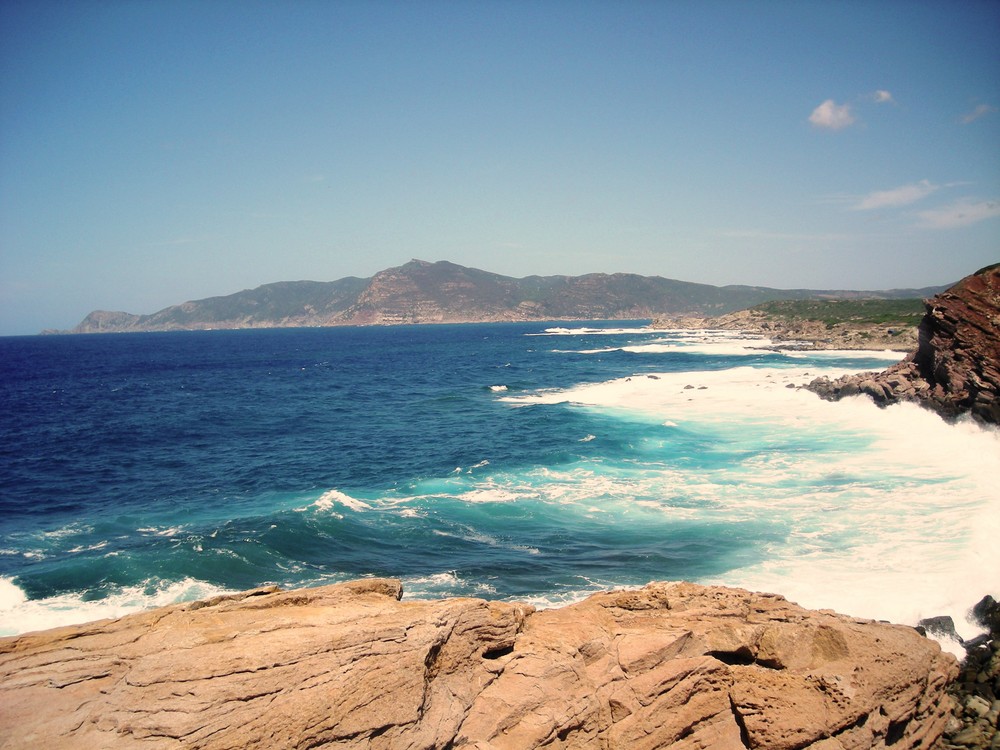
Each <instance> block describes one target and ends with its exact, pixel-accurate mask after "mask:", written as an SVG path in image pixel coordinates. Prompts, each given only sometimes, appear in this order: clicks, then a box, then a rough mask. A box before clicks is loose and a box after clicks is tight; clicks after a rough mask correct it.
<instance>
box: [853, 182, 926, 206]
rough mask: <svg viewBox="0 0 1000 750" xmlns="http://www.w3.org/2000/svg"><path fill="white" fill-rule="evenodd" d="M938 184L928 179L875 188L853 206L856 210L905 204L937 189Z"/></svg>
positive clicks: (914, 201) (924, 196) (913, 201)
mask: <svg viewBox="0 0 1000 750" xmlns="http://www.w3.org/2000/svg"><path fill="white" fill-rule="evenodd" d="M939 187H940V185H934V184H932V183H931V182H930V181H929V180H921V181H920V182H914V183H911V184H909V185H900V186H899V187H897V188H892V189H891V190H876V191H875V192H873V193H869V194H868V195H866V196H865V197H864V198H862V199H861V200H860V201H858V203H857V205H855V206H854V209H855V210H856V211H871V210H872V209H874V208H887V207H891V206H907V205H909V204H910V203H916V202H917V201H918V200H920V199H922V198H926V197H927V196H928V195H930V194H931V193H933V192H934V191H935V190H937V189H938V188H939Z"/></svg>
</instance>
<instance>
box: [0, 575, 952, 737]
mask: <svg viewBox="0 0 1000 750" xmlns="http://www.w3.org/2000/svg"><path fill="white" fill-rule="evenodd" d="M400 595H401V587H400V584H399V582H398V581H393V580H383V579H371V580H364V581H356V582H352V583H347V584H340V585H335V586H326V587H321V588H315V589H304V590H298V591H288V592H279V591H275V590H273V589H263V590H256V591H252V592H246V593H244V594H241V595H238V596H235V597H221V598H217V599H215V600H211V601H208V602H197V603H192V604H183V605H175V606H171V607H166V608H163V609H159V610H153V611H149V612H144V613H140V614H135V615H131V616H128V617H124V618H121V619H119V620H111V621H101V622H97V623H92V624H88V625H81V626H76V627H67V628H60V629H56V630H51V631H45V632H41V633H35V634H27V635H24V636H20V637H16V638H6V639H2V640H0V747H2V748H31V747H45V748H180V747H184V748H188V747H190V748H315V747H325V746H328V747H338V748H340V747H344V748H373V749H377V748H400V749H402V748H442V749H444V748H456V749H457V748H477V749H478V750H504V749H507V748H510V749H511V750H513V749H515V748H516V749H517V750H523V749H524V748H533V747H553V748H664V747H670V748H715V749H717V750H727V749H728V748H732V749H734V750H735V749H738V748H770V749H771V750H781V749H782V748H788V749H789V750H790V749H791V748H815V749H816V750H839V749H846V748H882V747H888V746H891V747H892V748H894V750H902V749H903V748H916V747H930V746H931V744H932V743H933V742H934V741H935V740H936V738H937V737H938V736H939V735H940V734H941V732H942V731H943V729H944V726H945V723H946V721H947V718H948V711H949V709H950V699H949V698H948V697H947V696H946V694H945V687H946V684H947V683H948V682H949V681H950V680H951V679H952V678H953V677H954V676H955V674H956V672H957V666H956V663H955V660H954V659H953V658H952V657H951V656H948V655H946V654H942V652H941V651H940V649H939V648H938V646H937V645H936V643H934V642H933V641H930V640H927V639H925V638H923V637H922V636H920V635H919V634H918V633H917V632H916V631H915V630H913V629H912V628H908V627H903V626H896V625H888V624H884V623H874V622H870V621H862V620H856V619H853V618H849V617H844V616H840V615H836V614H833V613H830V612H812V611H808V610H804V609H802V608H800V607H798V606H796V605H794V604H791V603H789V602H787V601H786V600H785V599H783V598H782V597H780V596H774V595H767V594H752V593H749V592H746V591H742V590H737V589H727V588H722V587H704V586H697V585H693V584H687V583H655V584H650V585H649V586H647V587H645V588H643V589H640V590H636V591H618V592H607V593H603V594H598V595H595V596H592V597H590V598H589V599H587V600H586V601H584V602H581V603H579V604H576V605H572V606H568V607H565V608H562V609H554V610H545V611H537V612H536V611H534V609H533V608H532V607H530V606H528V605H524V604H517V603H510V602H486V601H482V600H477V599H447V600H441V601H400V600H399V597H400Z"/></svg>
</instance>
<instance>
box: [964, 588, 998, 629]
mask: <svg viewBox="0 0 1000 750" xmlns="http://www.w3.org/2000/svg"><path fill="white" fill-rule="evenodd" d="M970 614H971V615H972V620H973V621H974V622H975V623H976V624H978V625H979V626H980V627H983V628H986V629H987V630H989V631H990V633H991V634H992V635H993V636H994V637H997V636H998V635H1000V602H997V600H996V599H994V598H993V597H992V596H990V595H989V594H987V595H986V596H984V597H983V598H982V599H980V600H979V602H978V603H977V604H976V606H974V607H973V608H972V611H971V613H970Z"/></svg>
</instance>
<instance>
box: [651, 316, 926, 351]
mask: <svg viewBox="0 0 1000 750" xmlns="http://www.w3.org/2000/svg"><path fill="white" fill-rule="evenodd" d="M650 327H651V328H662V329H667V330H696V329H706V330H722V331H739V332H741V333H745V334H749V335H753V336H760V337H762V338H766V339H769V340H770V341H771V342H772V346H771V348H774V349H784V350H801V351H828V350H838V349H842V350H845V351H866V350H868V351H885V350H889V351H896V352H900V353H909V352H911V351H913V350H914V349H915V348H916V347H917V340H918V330H917V325H916V324H913V325H902V326H891V325H884V324H874V323H853V322H840V323H823V322H820V321H815V320H803V319H795V318H786V319H778V318H775V317H773V316H770V315H767V314H765V313H764V312H761V311H759V310H741V311H739V312H735V313H731V314H729V315H720V316H718V317H713V318H702V317H697V316H678V317H659V318H655V319H654V320H653V322H652V323H651V324H650Z"/></svg>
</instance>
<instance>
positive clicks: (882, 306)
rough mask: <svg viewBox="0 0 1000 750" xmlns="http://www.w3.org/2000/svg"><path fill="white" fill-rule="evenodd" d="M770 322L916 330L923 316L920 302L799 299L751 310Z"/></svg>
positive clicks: (763, 304)
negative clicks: (908, 327)
mask: <svg viewBox="0 0 1000 750" xmlns="http://www.w3.org/2000/svg"><path fill="white" fill-rule="evenodd" d="M751 309H753V310H755V311H758V312H761V313H763V314H764V315H766V316H767V317H768V318H771V319H781V320H808V321H815V322H818V323H825V324H826V325H828V326H832V325H837V324H840V323H853V324H856V325H878V326H915V325H918V324H919V323H920V320H921V318H923V316H924V312H925V309H924V302H923V300H922V299H919V298H913V299H798V300H775V301H772V302H764V303H762V304H759V305H756V306H755V307H753V308H751Z"/></svg>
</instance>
